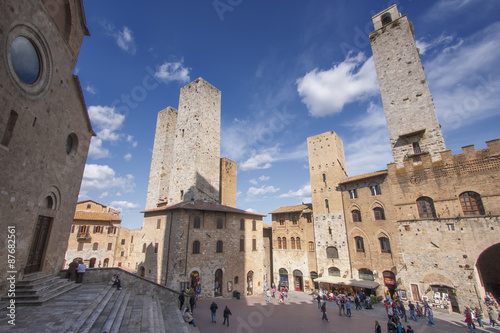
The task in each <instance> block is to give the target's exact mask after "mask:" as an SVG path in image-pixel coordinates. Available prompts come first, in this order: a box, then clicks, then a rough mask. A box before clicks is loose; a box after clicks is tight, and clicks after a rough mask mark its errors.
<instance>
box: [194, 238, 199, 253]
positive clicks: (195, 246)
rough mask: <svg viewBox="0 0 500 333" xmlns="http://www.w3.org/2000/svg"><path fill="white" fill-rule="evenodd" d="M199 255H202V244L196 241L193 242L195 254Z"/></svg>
mask: <svg viewBox="0 0 500 333" xmlns="http://www.w3.org/2000/svg"><path fill="white" fill-rule="evenodd" d="M199 253H200V242H199V241H197V240H196V241H194V242H193V254H199Z"/></svg>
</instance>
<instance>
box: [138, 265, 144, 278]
mask: <svg viewBox="0 0 500 333" xmlns="http://www.w3.org/2000/svg"><path fill="white" fill-rule="evenodd" d="M139 275H140V276H141V277H146V269H145V268H144V266H141V268H139Z"/></svg>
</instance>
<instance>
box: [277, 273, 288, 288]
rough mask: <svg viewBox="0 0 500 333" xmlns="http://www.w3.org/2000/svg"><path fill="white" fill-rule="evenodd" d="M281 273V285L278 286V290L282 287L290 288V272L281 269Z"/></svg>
mask: <svg viewBox="0 0 500 333" xmlns="http://www.w3.org/2000/svg"><path fill="white" fill-rule="evenodd" d="M279 273H280V283H279V284H278V290H280V289H281V286H284V287H287V288H288V271H287V270H286V269H284V268H280V271H279ZM289 289H290V288H289Z"/></svg>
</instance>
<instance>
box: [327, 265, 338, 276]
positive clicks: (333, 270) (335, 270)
mask: <svg viewBox="0 0 500 333" xmlns="http://www.w3.org/2000/svg"><path fill="white" fill-rule="evenodd" d="M328 276H340V269H338V268H337V267H330V268H328Z"/></svg>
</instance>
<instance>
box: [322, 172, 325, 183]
mask: <svg viewBox="0 0 500 333" xmlns="http://www.w3.org/2000/svg"><path fill="white" fill-rule="evenodd" d="M322 177H323V183H326V173H324V174H323V175H322Z"/></svg>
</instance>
